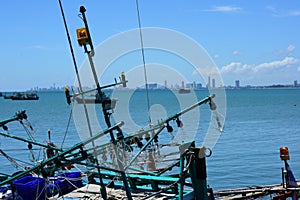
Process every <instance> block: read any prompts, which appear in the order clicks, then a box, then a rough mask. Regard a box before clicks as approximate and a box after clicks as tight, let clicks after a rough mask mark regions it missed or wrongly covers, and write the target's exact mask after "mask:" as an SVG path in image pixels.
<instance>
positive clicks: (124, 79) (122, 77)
mask: <svg viewBox="0 0 300 200" xmlns="http://www.w3.org/2000/svg"><path fill="white" fill-rule="evenodd" d="M121 81H122V83H123V87H126V86H127V85H126V82H127V81H126V77H125V72H122V73H121Z"/></svg>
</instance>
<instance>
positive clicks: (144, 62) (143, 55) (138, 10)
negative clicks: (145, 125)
mask: <svg viewBox="0 0 300 200" xmlns="http://www.w3.org/2000/svg"><path fill="white" fill-rule="evenodd" d="M135 4H136V10H137V17H138V24H139V32H140V43H141V52H142V58H143V66H144V79H145V87H146V97H147V106H148V117H149V125H151V124H152V122H151V116H150V100H149V88H148V79H147V69H146V59H145V50H144V41H143V33H142V25H141V16H140V8H139V2H138V0H136V1H135Z"/></svg>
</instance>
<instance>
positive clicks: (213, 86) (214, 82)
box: [212, 78, 216, 88]
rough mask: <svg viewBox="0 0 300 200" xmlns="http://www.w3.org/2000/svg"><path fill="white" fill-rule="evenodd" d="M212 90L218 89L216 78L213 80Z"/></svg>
mask: <svg viewBox="0 0 300 200" xmlns="http://www.w3.org/2000/svg"><path fill="white" fill-rule="evenodd" d="M212 88H216V80H215V79H214V78H213V79H212Z"/></svg>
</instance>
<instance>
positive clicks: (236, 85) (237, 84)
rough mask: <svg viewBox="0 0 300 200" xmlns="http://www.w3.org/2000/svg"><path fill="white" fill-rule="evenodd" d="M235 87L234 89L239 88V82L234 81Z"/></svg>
mask: <svg viewBox="0 0 300 200" xmlns="http://www.w3.org/2000/svg"><path fill="white" fill-rule="evenodd" d="M235 87H236V88H239V87H240V80H236V81H235Z"/></svg>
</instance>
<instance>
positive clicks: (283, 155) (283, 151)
mask: <svg viewBox="0 0 300 200" xmlns="http://www.w3.org/2000/svg"><path fill="white" fill-rule="evenodd" d="M280 159H281V160H289V159H290V154H289V148H287V147H281V148H280Z"/></svg>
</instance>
